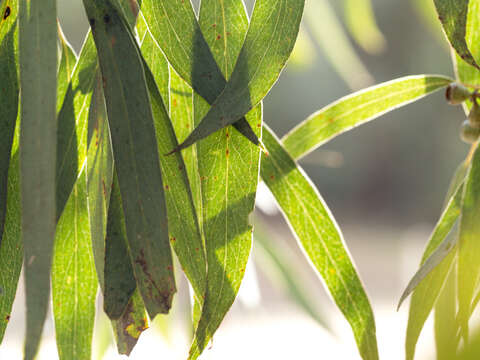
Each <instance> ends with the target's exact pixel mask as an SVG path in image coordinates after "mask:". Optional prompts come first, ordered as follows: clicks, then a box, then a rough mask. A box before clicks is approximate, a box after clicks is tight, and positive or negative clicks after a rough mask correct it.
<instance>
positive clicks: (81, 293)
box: [52, 169, 98, 360]
mask: <svg viewBox="0 0 480 360" xmlns="http://www.w3.org/2000/svg"><path fill="white" fill-rule="evenodd" d="M84 170H85V169H84ZM97 288H98V280H97V277H96V272H95V265H94V262H93V253H92V243H91V236H90V222H89V218H88V210H87V184H86V172H85V171H82V173H81V174H80V177H79V178H78V180H77V183H76V184H75V186H74V188H73V191H72V193H71V195H70V197H69V199H68V201H67V204H66V206H65V210H64V211H63V213H62V216H61V217H60V220H59V222H58V225H57V231H56V234H55V248H54V257H53V265H52V297H53V313H54V318H55V333H56V340H57V348H58V353H59V358H60V359H78V360H82V359H84V360H89V359H90V358H91V347H92V346H91V345H92V335H93V326H94V323H95V299H96V295H97Z"/></svg>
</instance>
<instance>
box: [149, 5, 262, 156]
mask: <svg viewBox="0 0 480 360" xmlns="http://www.w3.org/2000/svg"><path fill="white" fill-rule="evenodd" d="M142 9H143V15H144V16H145V21H146V22H147V24H148V26H149V29H150V31H151V34H152V36H153V37H154V39H155V40H156V43H157V44H159V45H160V48H161V49H162V51H163V53H164V54H165V56H166V57H167V58H168V61H169V62H170V64H171V65H172V66H173V68H174V69H175V71H176V72H177V73H178V74H179V75H180V77H181V78H183V79H184V80H185V81H186V82H187V83H188V84H189V85H190V86H192V88H193V89H194V90H195V91H197V92H198V93H199V94H202V96H203V98H204V99H205V100H207V101H208V103H210V104H211V103H213V102H214V101H215V99H216V98H217V96H218V94H219V93H220V92H221V91H222V90H223V89H224V88H225V84H226V80H225V78H224V76H223V75H222V72H221V71H220V70H219V69H218V65H217V63H216V62H215V60H214V59H213V57H212V55H211V52H210V49H209V47H208V46H207V43H206V41H205V39H204V37H203V35H202V31H201V30H200V27H199V25H198V22H197V19H196V17H195V13H194V11H193V7H192V4H191V2H190V1H183V0H165V1H155V0H144V1H142ZM211 25H212V26H213V27H214V26H216V24H211ZM224 35H225V36H227V35H226V34H224ZM235 60H236V57H235V58H233V59H230V60H229V61H231V62H232V64H234V62H235ZM234 126H235V127H236V128H237V129H238V131H240V132H241V133H242V134H243V135H244V136H245V137H246V138H247V139H249V140H250V141H251V142H253V143H254V144H256V145H258V144H259V142H258V138H257V136H256V135H255V133H254V132H253V130H252V128H251V127H250V126H249V125H248V123H247V121H246V120H245V118H243V117H241V119H239V120H238V121H237V122H236V123H235V124H234ZM170 150H171V149H169V151H170Z"/></svg>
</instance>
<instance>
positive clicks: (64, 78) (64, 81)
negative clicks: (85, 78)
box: [57, 23, 77, 114]
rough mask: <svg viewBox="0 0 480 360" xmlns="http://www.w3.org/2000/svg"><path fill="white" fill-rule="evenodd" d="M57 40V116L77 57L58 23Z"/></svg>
mask: <svg viewBox="0 0 480 360" xmlns="http://www.w3.org/2000/svg"><path fill="white" fill-rule="evenodd" d="M58 39H59V42H60V46H59V48H60V53H61V55H60V63H59V65H58V73H57V114H58V112H59V111H60V110H61V109H62V106H63V100H64V99H65V95H66V94H67V90H68V88H69V86H70V80H71V77H72V74H73V71H74V69H75V65H76V64H77V55H76V54H75V51H73V48H72V46H71V45H70V44H69V43H68V41H67V39H66V38H65V35H64V34H63V31H62V27H61V26H60V23H58Z"/></svg>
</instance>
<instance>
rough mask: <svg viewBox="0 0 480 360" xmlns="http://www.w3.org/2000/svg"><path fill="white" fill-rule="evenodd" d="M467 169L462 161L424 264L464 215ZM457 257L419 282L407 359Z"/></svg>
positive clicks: (411, 311) (452, 255)
mask: <svg viewBox="0 0 480 360" xmlns="http://www.w3.org/2000/svg"><path fill="white" fill-rule="evenodd" d="M467 169H468V164H466V163H463V164H461V165H460V166H459V168H458V169H457V171H456V173H455V175H454V177H453V180H452V184H451V185H450V189H449V191H448V194H447V197H446V200H447V203H446V205H445V209H444V211H443V213H442V216H441V217H440V219H439V221H438V222H437V225H436V226H435V229H434V230H433V233H432V235H431V237H430V240H429V242H428V245H427V247H426V249H425V251H424V253H423V257H422V261H421V264H420V266H422V265H423V264H424V263H425V262H426V261H427V259H428V258H429V257H430V256H431V255H432V254H433V253H434V252H435V250H436V249H437V248H438V247H439V245H440V244H441V243H442V242H443V241H444V239H445V238H446V237H447V236H448V234H449V233H451V231H452V229H453V227H454V225H455V223H456V222H457V220H458V217H459V216H460V207H461V199H462V193H463V184H464V180H465V174H466V171H467ZM452 236H455V237H456V236H457V235H456V234H452ZM454 259H455V251H452V252H450V254H449V255H448V256H447V257H446V258H445V259H444V260H443V261H442V262H441V263H440V264H439V265H438V266H437V267H436V268H435V269H433V271H431V272H430V273H429V274H428V275H427V276H426V277H425V279H423V281H422V282H420V283H419V284H418V286H417V287H416V288H415V290H414V292H413V295H412V300H411V301H410V309H409V315H408V326H407V336H406V339H405V351H406V359H407V360H412V359H413V358H414V355H415V348H416V345H417V341H418V337H419V336H420V333H421V331H422V328H423V325H424V324H425V321H426V320H427V318H428V315H429V314H430V312H431V311H432V309H433V306H434V305H435V302H436V301H437V298H438V296H439V294H440V292H441V290H442V288H443V287H444V284H445V282H446V280H447V276H448V274H449V272H450V271H451V268H452V265H453V264H454Z"/></svg>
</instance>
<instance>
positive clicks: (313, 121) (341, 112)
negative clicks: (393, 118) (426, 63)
mask: <svg viewBox="0 0 480 360" xmlns="http://www.w3.org/2000/svg"><path fill="white" fill-rule="evenodd" d="M450 82H452V80H451V79H449V78H446V77H444V76H435V75H419V76H407V77H404V78H400V79H396V80H392V81H388V82H385V83H383V84H379V85H376V86H373V87H371V88H368V89H364V90H362V91H359V92H356V93H353V94H351V95H348V96H346V97H344V98H342V99H340V100H337V101H335V102H334V103H332V104H330V105H328V106H326V107H324V108H323V109H321V110H319V111H318V112H316V113H314V114H312V115H310V116H309V117H308V118H307V119H306V120H305V121H303V122H302V123H300V124H299V125H297V126H296V127H295V128H294V129H293V130H291V131H290V132H289V133H288V134H287V135H286V136H285V137H284V138H283V139H282V140H283V144H284V146H285V148H286V149H287V151H288V153H289V154H290V155H291V156H292V157H293V158H294V159H298V158H300V157H303V156H305V155H307V154H308V153H310V152H311V151H313V150H315V149H316V148H317V147H319V146H320V145H322V144H324V143H326V142H327V141H329V140H331V139H333V138H334V137H335V136H338V135H340V134H342V133H344V132H346V131H348V130H351V129H352V128H354V127H356V126H359V125H361V124H363V123H365V122H368V121H371V120H373V119H376V118H377V117H379V116H381V115H383V114H385V113H387V112H389V111H392V110H394V109H397V108H399V107H401V106H403V105H407V104H410V103H411V102H413V101H416V100H418V99H421V98H422V97H424V96H426V95H428V94H430V93H433V92H435V91H437V90H439V89H441V88H443V87H445V86H447V85H448V84H449V83H450Z"/></svg>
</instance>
